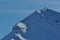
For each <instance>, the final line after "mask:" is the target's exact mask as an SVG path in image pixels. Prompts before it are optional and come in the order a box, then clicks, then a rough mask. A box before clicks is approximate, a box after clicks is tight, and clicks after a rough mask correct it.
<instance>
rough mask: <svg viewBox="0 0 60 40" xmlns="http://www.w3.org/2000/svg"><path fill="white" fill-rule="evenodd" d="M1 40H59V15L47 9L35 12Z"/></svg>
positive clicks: (17, 24)
mask: <svg viewBox="0 0 60 40" xmlns="http://www.w3.org/2000/svg"><path fill="white" fill-rule="evenodd" d="M1 40H60V13H59V12H56V11H54V10H51V9H48V8H43V9H41V10H36V11H35V12H34V13H32V14H31V15H29V16H28V17H26V18H25V19H24V20H22V21H20V22H19V23H16V24H15V25H14V26H13V28H12V31H11V32H10V33H9V34H8V35H6V36H5V37H4V38H2V39H1Z"/></svg>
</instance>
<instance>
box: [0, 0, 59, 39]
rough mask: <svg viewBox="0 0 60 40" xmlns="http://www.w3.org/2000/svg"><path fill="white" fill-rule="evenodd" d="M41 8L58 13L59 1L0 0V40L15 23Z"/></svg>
mask: <svg viewBox="0 0 60 40" xmlns="http://www.w3.org/2000/svg"><path fill="white" fill-rule="evenodd" d="M43 7H47V8H50V9H53V10H56V11H58V12H60V0H0V38H2V37H4V36H5V35H7V34H8V33H9V32H10V31H11V30H12V27H13V25H14V24H15V23H17V22H19V21H21V20H23V19H24V18H25V17H27V16H28V15H30V14H31V13H32V12H33V11H34V10H39V9H41V8H43Z"/></svg>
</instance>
